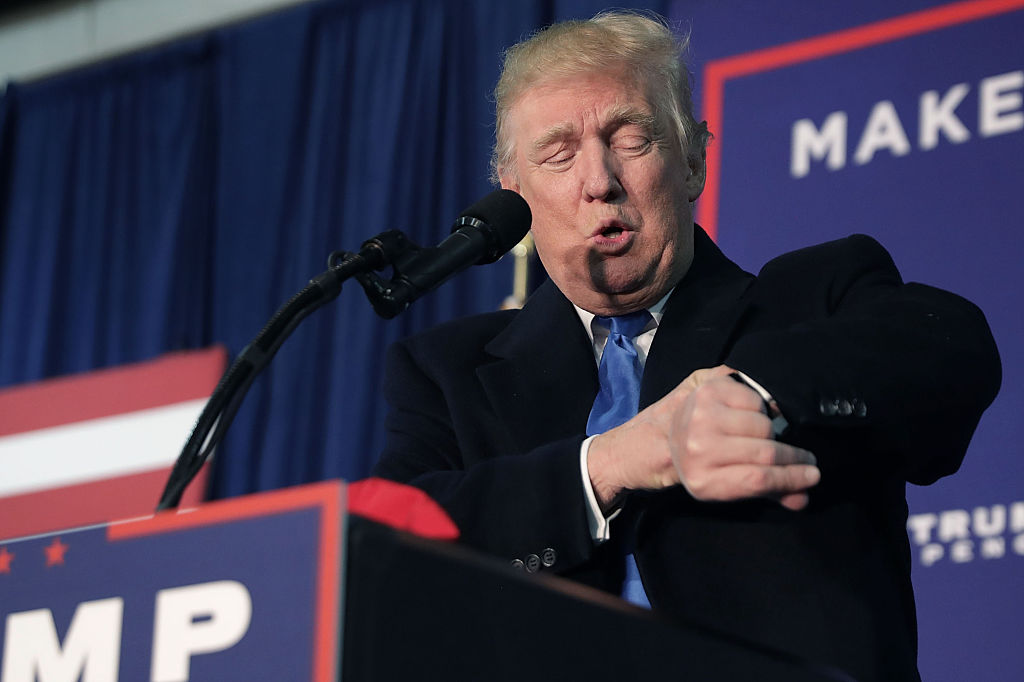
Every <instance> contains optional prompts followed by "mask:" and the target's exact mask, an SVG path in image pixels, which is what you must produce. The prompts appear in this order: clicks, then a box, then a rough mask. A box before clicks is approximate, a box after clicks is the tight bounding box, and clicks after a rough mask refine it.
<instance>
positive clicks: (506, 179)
mask: <svg viewBox="0 0 1024 682" xmlns="http://www.w3.org/2000/svg"><path fill="white" fill-rule="evenodd" d="M498 182H500V183H501V188H502V189H510V190H512V191H513V192H518V191H519V179H518V178H517V177H516V174H515V173H510V172H509V171H508V169H506V168H502V169H500V170H499V171H498Z"/></svg>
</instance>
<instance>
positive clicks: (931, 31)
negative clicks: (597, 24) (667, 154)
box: [0, 0, 1024, 681]
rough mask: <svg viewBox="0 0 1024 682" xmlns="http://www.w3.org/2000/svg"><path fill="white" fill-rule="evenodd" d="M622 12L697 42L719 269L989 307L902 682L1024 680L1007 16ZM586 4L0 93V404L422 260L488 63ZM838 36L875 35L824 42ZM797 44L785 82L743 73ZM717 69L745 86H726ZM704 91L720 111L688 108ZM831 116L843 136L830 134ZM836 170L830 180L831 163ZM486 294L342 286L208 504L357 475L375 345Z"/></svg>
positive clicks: (1006, 4)
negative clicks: (809, 261)
mask: <svg viewBox="0 0 1024 682" xmlns="http://www.w3.org/2000/svg"><path fill="white" fill-rule="evenodd" d="M617 4H618V5H620V6H622V5H625V6H627V7H639V6H642V7H645V8H649V9H653V10H655V11H658V12H661V13H663V14H666V15H667V16H669V17H670V18H672V19H673V20H675V21H677V22H678V23H679V26H680V29H681V30H686V29H692V32H693V46H692V55H691V56H692V70H693V71H694V75H695V77H696V99H697V102H698V107H701V106H703V107H704V109H705V111H708V110H709V107H710V110H711V111H712V112H713V111H715V107H718V111H719V116H718V117H717V118H716V119H715V120H716V121H717V123H716V125H715V128H713V130H712V132H713V133H715V135H716V140H715V141H714V143H713V144H714V145H715V146H716V147H717V149H716V150H715V155H717V156H714V155H713V158H714V160H715V164H716V165H715V167H714V168H713V169H712V175H711V177H712V178H713V179H714V180H715V187H716V188H717V190H718V195H717V197H711V200H708V199H705V200H704V202H703V205H701V206H700V211H701V214H702V215H703V216H704V218H705V219H706V220H710V221H713V222H714V224H715V225H716V227H717V233H718V238H719V242H720V243H721V244H722V246H723V247H724V249H725V250H726V252H727V253H728V254H730V255H732V256H733V257H734V258H735V259H736V260H738V262H740V264H741V265H744V266H745V267H747V268H750V269H755V270H756V268H757V267H758V266H759V265H760V264H761V263H762V262H764V261H765V260H767V259H768V258H769V257H771V256H773V255H776V254H777V253H779V252H781V251H784V250H786V249H788V248H791V247H794V246H798V245H804V244H808V243H812V242H818V241H822V240H824V239H828V238H832V237H835V236H840V235H844V234H847V233H850V232H867V233H869V234H873V235H875V236H876V237H878V238H879V239H880V240H881V241H882V242H883V243H884V244H886V245H887V246H888V247H889V248H890V250H891V251H892V252H893V254H894V256H895V257H896V261H897V263H898V264H900V265H901V267H902V269H903V271H904V274H905V276H906V277H907V278H908V279H914V280H920V281H925V282H928V283H932V284H937V285H939V286H943V287H946V288H950V289H953V290H954V291H958V292H960V293H962V294H964V295H966V296H968V297H969V298H971V299H972V300H974V301H976V302H977V303H979V304H980V305H981V306H982V308H983V309H984V310H985V311H986V313H987V314H988V316H989V319H990V321H991V323H992V326H993V329H994V332H995V334H996V339H997V341H998V342H999V344H1000V348H1001V350H1002V353H1003V361H1004V388H1003V391H1002V394H1001V395H1000V397H999V398H998V399H997V402H996V404H995V405H994V406H993V407H992V409H991V410H990V411H989V413H988V414H987V415H986V417H985V419H984V420H983V421H982V424H981V427H980V429H979V432H978V435H977V437H976V439H975V442H974V444H973V445H972V449H971V452H970V453H969V455H968V458H967V460H966V463H965V465H964V468H963V471H962V472H961V473H960V474H958V475H957V476H956V477H953V478H951V479H948V480H947V481H942V482H940V483H939V484H937V485H935V486H932V487H930V488H928V489H913V490H911V491H910V492H909V494H910V501H911V514H912V516H911V541H912V542H911V544H912V547H913V550H914V562H915V575H914V577H915V586H916V589H917V591H918V595H919V611H920V615H921V619H920V620H921V641H922V655H921V668H922V673H923V675H924V678H925V679H926V680H950V681H952V680H963V679H972V680H992V681H995V680H1010V679H1024V655H1022V653H1021V651H1020V648H1019V645H1017V643H1016V633H1018V632H1020V630H1021V628H1022V625H1024V622H1022V621H1024V619H1022V617H1021V611H1022V609H1024V595H1022V593H1021V591H1020V589H1019V588H1018V587H1017V582H1019V578H1018V577H1019V576H1020V575H1021V574H1022V573H1021V568H1022V565H1024V564H1022V562H1024V466H1022V465H1021V463H1020V458H1019V451H1020V446H1019V443H1020V442H1021V436H1022V434H1021V426H1020V424H1021V420H1020V417H1019V415H1020V414H1022V413H1024V395H1022V393H1021V390H1022V389H1021V388H1020V387H1021V386H1024V351H1022V349H1021V344H1020V341H1021V339H1022V331H1024V330H1022V329H1021V325H1022V321H1021V320H1022V317H1024V316H1022V315H1021V314H1020V308H1021V306H1020V304H1019V302H1018V300H1017V297H1018V293H1017V292H1018V291H1019V290H1021V288H1022V282H1021V274H1020V268H1019V267H1018V266H1019V264H1020V263H1021V262H1022V255H1024V253H1022V252H1024V237H1021V236H1020V233H1019V230H1018V229H1017V228H1018V225H1020V224H1021V221H1022V218H1024V204H1022V202H1021V200H1020V185H1021V179H1022V177H1024V172H1022V171H1024V163H1022V161H1021V159H1022V158H1024V113H1022V110H1024V107H1022V103H1021V101H1022V94H1021V93H1022V88H1024V85H1022V83H1024V74H1022V71H1021V70H1022V69H1024V47H1022V45H1024V44H1022V43H1021V41H1020V36H1021V35H1024V9H1022V8H1024V1H1016V2H1015V1H1014V0H972V1H970V2H960V3H952V4H948V3H944V2H937V1H935V0H931V1H928V0H861V2H858V3H857V4H856V5H846V4H843V5H842V6H840V5H834V4H832V3H808V2H803V1H801V0H775V1H774V2H772V3H764V2H759V1H757V0H728V1H725V0H676V1H674V2H670V1H668V0H666V1H664V2H647V3H617ZM602 8H603V7H602V3H600V2H596V1H589V0H574V1H569V0H566V1H563V2H557V1H554V0H523V1H520V2H514V3H512V2H509V3H494V2H489V1H488V0H391V1H380V0H374V1H362V0H351V1H347V2H346V1H343V0H332V1H322V2H314V3H310V4H307V5H303V6H300V7H295V8H291V9H288V10H285V11H281V12H277V13H274V14H271V15H268V16H265V17H263V18H260V19H257V20H252V21H248V22H245V23H242V24H238V25H233V26H228V27H225V28H222V29H218V30H215V31H211V32H209V33H206V34H203V35H200V36H196V37H193V38H190V39H188V40H183V41H180V42H177V43H174V44H171V45H166V46H161V47H159V48H157V49H154V50H150V51H146V52H144V53H140V54H135V55H132V56H129V57H125V58H121V59H118V60H115V61H112V62H107V63H103V64H100V65H97V66H94V67H91V68H88V69H84V70H79V71H75V72H72V73H69V74H66V75H63V76H60V77H56V78H51V79H47V80H45V81H39V82H34V83H25V84H13V85H11V86H9V87H8V89H7V91H6V92H5V93H4V95H3V96H2V97H0V385H10V384H17V383H22V382H28V381H34V380H38V379H41V378H44V377H48V376H54V375H59V374H66V373H70V372H77V371H82V370H88V369H93V368H97V367H103V366H109V365H117V364H122V363H125V362H131V361H137V360H143V359H146V358H150V357H153V356H155V355H158V354H160V353H163V352H166V351H169V350H174V349H181V348H197V347H203V346H208V345H211V344H215V343H220V344H224V345H225V346H226V347H227V348H228V349H229V351H230V352H231V353H232V354H236V353H237V352H238V351H239V350H240V349H241V348H242V346H244V345H245V343H247V342H248V341H249V340H250V339H251V338H252V336H253V335H255V333H256V332H257V331H258V330H259V329H260V328H261V327H262V325H263V324H264V322H265V321H266V320H267V319H268V318H269V317H270V315H271V314H272V313H273V312H274V311H275V310H276V309H277V307H278V306H279V305H280V304H281V303H283V302H284V301H285V300H286V299H287V298H289V297H290V296H291V294H292V293H294V292H295V291H297V290H298V289H300V288H301V287H302V286H303V285H304V283H305V282H306V281H307V280H308V278H309V277H311V276H312V275H315V274H317V273H319V272H320V271H322V270H323V269H324V267H325V259H326V255H327V254H328V253H329V252H330V251H332V250H334V249H352V248H355V247H356V246H358V245H359V243H360V242H361V241H362V240H363V239H364V238H366V237H368V236H370V235H373V234H376V233H377V232H380V231H382V230H385V229H390V228H399V229H402V230H404V231H406V232H407V234H409V235H410V236H411V237H412V238H413V239H414V240H416V241H418V242H419V243H421V244H424V245H430V244H434V243H437V242H438V241H440V240H441V239H442V238H443V236H444V235H445V234H446V233H447V230H448V226H449V225H450V223H451V221H452V219H453V218H454V216H456V215H457V214H458V212H459V211H460V210H461V209H462V208H463V207H465V206H467V205H469V204H470V203H472V202H473V201H474V200H475V199H477V198H478V197H479V196H482V195H483V194H485V193H486V192H488V191H489V190H490V186H489V185H488V182H487V179H486V175H487V159H488V155H489V151H488V150H489V147H490V142H491V135H492V128H491V123H492V117H493V112H492V106H491V104H490V103H489V101H488V94H489V92H490V90H491V88H492V87H493V85H494V81H495V80H496V77H497V72H498V67H499V62H500V52H501V50H502V49H504V48H505V47H507V46H509V45H511V44H512V43H514V42H516V41H517V40H519V39H520V38H521V37H522V36H524V35H525V34H527V33H529V32H530V31H532V30H534V29H535V28H537V27H539V26H542V25H544V24H546V23H549V22H551V21H554V20H558V19H564V18H570V17H582V16H589V15H591V14H593V13H594V12H596V11H597V10H599V9H602ZM922 12H923V13H922ZM907 16H909V17H910V18H909V19H907V20H901V22H902V23H900V24H898V25H895V27H894V26H893V25H889V24H885V23H882V24H879V23H878V22H885V21H886V20H888V19H891V18H893V17H907ZM860 26H868V27H876V28H878V27H881V28H878V30H879V31H880V36H881V37H877V36H876V38H877V39H875V40H874V41H873V42H865V43H863V44H859V46H855V47H850V48H848V49H847V48H843V49H842V50H838V49H836V48H835V46H837V45H840V44H841V43H842V41H843V40H845V39H846V38H845V37H844V36H845V34H842V33H838V34H837V32H841V31H844V30H845V29H848V28H850V27H860ZM887 26H888V27H889V28H888V29H886V27H887ZM901 27H902V28H901ZM889 29H891V30H889ZM886 31H888V32H886ZM816 36H826V38H825V39H824V40H821V41H819V42H818V43H815V44H813V45H812V48H813V49H809V50H805V52H804V53H802V56H801V57H800V58H799V59H795V60H791V61H790V62H787V63H785V64H783V65H775V66H772V65H771V64H770V59H769V57H770V56H771V55H770V54H769V55H767V56H766V55H765V53H761V52H759V51H761V50H764V49H767V48H773V47H776V46H782V45H789V44H793V43H796V44H797V45H801V44H803V43H802V42H801V41H805V40H806V39H809V38H814V37H816ZM847 37H848V36H847ZM855 42H856V41H855ZM751 53H753V55H754V56H753V57H750V55H751ZM737 55H739V56H740V57H741V58H742V59H745V60H746V62H749V63H751V64H754V65H755V67H752V70H748V71H747V72H744V73H741V74H740V73H733V72H730V71H728V68H726V66H727V65H728V62H727V61H725V60H727V59H729V58H733V57H735V56H737ZM759 55H760V56H759ZM746 62H745V63H746ZM758 65H759V66H758ZM715 69H719V70H718V71H715ZM722 69H724V70H722ZM716 73H717V74H718V76H715V74H716ZM722 74H725V75H724V76H723V75H722ZM715 78H718V79H719V80H718V81H717V82H718V83H719V84H720V85H721V86H722V87H721V90H720V91H719V92H718V93H717V94H716V93H715V92H705V91H704V87H705V86H706V85H707V84H708V83H712V82H715ZM964 87H966V90H964ZM928 93H934V94H932V95H929V94H928ZM929 97H931V99H928V98H929ZM926 100H927V102H926ZM928 102H931V103H930V104H929V103H928ZM886 103H889V104H886ZM943 106H944V107H945V109H943ZM837 112H839V114H840V115H838V116H836V114H837ZM922 112H925V113H924V114H922ZM929 112H930V113H929ZM928 116H931V118H928ZM922 117H924V118H922ZM936 117H937V118H938V119H941V121H939V122H936V121H937V118H936ZM986 117H987V118H986ZM953 118H955V119H956V121H957V122H959V124H960V127H957V123H956V122H954V121H953V120H952V119H953ZM840 120H842V121H843V126H844V127H843V131H842V132H843V133H844V136H843V138H842V139H841V140H839V138H838V137H836V135H835V132H836V129H835V128H826V122H829V121H831V122H832V124H833V125H837V124H836V121H840ZM801 122H802V123H801ZM961 128H962V130H961ZM829 130H830V131H831V133H829V134H830V135H831V137H829V135H826V131H829ZM798 131H802V132H799V133H798ZM927 131H931V132H930V133H929V132H927ZM963 131H966V133H967V135H966V137H965V136H964V134H963ZM901 133H902V138H901ZM800 135H804V136H805V137H806V136H807V135H810V136H812V137H813V136H814V135H817V136H818V137H819V138H820V139H819V141H818V142H819V144H821V145H823V147H822V149H821V150H818V151H815V150H814V149H813V148H812V147H811V146H808V145H807V144H806V139H804V138H800ZM929 135H930V136H931V137H929ZM798 138H799V139H803V140H804V142H799V141H798ZM801 145H802V146H801ZM829 145H831V146H829ZM839 147H842V150H843V159H842V163H839V162H838V161H837V158H838V157H829V156H828V153H838V152H836V151H835V150H836V149H838V148H839ZM823 150H824V151H823ZM830 150H831V151H830ZM858 152H860V153H859V154H858ZM801 159H802V161H801ZM829 159H831V161H829ZM801 163H803V168H804V170H801V171H797V172H795V171H794V168H797V167H799V166H800V164H801ZM830 166H831V167H830ZM510 288H511V267H510V265H509V264H508V263H505V262H502V263H499V264H497V265H493V266H488V267H487V268H473V269H471V270H470V271H468V272H466V273H464V274H462V275H460V276H458V277H457V278H456V279H455V280H453V281H452V282H451V283H449V284H447V285H446V286H444V287H443V288H442V289H440V290H438V291H437V292H435V293H434V294H432V295H430V296H428V297H426V298H424V299H421V300H420V301H418V302H417V303H416V304H414V306H413V307H412V308H411V309H410V311H408V312H407V313H406V314H404V315H403V316H401V317H399V318H397V319H396V320H393V321H390V322H386V321H383V320H380V319H378V318H377V317H376V316H375V315H374V314H373V313H372V312H371V310H370V307H369V305H368V304H367V303H366V302H365V300H364V299H363V295H362V292H361V291H360V290H359V289H358V287H357V286H355V285H354V284H353V285H350V286H347V287H346V288H345V290H344V291H343V292H342V295H341V297H340V299H339V300H338V301H337V302H336V303H335V304H334V305H332V306H331V307H329V308H327V309H325V310H323V311H321V312H319V313H317V314H316V315H315V316H314V317H312V318H310V319H309V320H308V321H307V322H306V323H305V324H304V325H303V326H302V327H301V328H300V329H299V330H298V331H297V332H296V334H295V335H294V336H293V338H292V339H291V340H290V341H289V342H288V343H287V344H286V345H285V346H284V348H283V349H282V350H281V352H280V353H279V355H278V358H277V359H276V360H275V362H274V363H273V365H272V366H271V368H270V369H269V370H268V371H267V373H266V375H265V376H264V377H262V378H261V379H260V380H259V381H257V383H256V384H255V386H254V388H253V391H252V393H251V394H250V396H249V398H248V400H247V401H246V403H245V405H244V406H243V408H242V410H241V412H240V413H239V415H238V418H237V420H236V422H235V425H234V427H233V428H232V430H231V433H230V435H229V437H228V439H227V440H226V441H225V443H224V446H223V447H222V449H221V451H220V452H219V454H218V457H217V460H216V463H215V464H216V466H215V475H214V479H213V494H214V495H215V496H218V497H223V496H230V495H237V494H242V493H247V492H252V491H256V490H264V489H270V488H276V487H282V486H286V485H293V484H297V483H302V482H307V481H313V480H319V479H323V478H334V477H343V478H348V479H356V478H360V477H362V476H364V475H365V474H366V472H367V471H368V469H369V466H370V464H371V462H372V461H373V459H374V457H375V455H376V452H377V451H378V450H379V447H380V444H381V431H382V428H381V422H382V417H383V412H384V408H383V405H382V402H381V400H380V397H379V392H378V383H379V377H380V359H381V357H382V355H383V350H384V348H385V347H386V345H387V344H388V343H389V342H390V341H392V340H394V339H396V338H398V337H400V336H403V335H405V334H408V333H409V332H411V331H413V330H415V329H418V328H422V327H424V326H427V325H430V324H433V323H436V322H438V321H441V320H444V319H448V318H450V317H453V316H456V315H461V314H465V313H470V312H477V311H482V310H489V309H493V308H495V307H497V305H498V304H499V303H500V301H501V300H502V299H503V298H504V297H505V295H507V294H508V293H509V291H510ZM837 617H842V616H841V614H837Z"/></svg>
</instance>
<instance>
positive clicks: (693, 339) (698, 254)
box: [640, 226, 754, 409]
mask: <svg viewBox="0 0 1024 682" xmlns="http://www.w3.org/2000/svg"><path fill="white" fill-rule="evenodd" d="M694 233H695V234H694V257H693V265H691V266H690V270H689V272H687V273H686V276H685V277H684V278H683V280H682V281H681V282H680V283H679V284H678V285H676V288H675V291H673V292H672V296H671V297H670V298H669V300H668V303H667V304H666V306H665V315H664V317H663V318H662V320H661V324H660V325H659V326H658V333H657V335H655V337H654V343H653V344H652V346H651V352H650V354H649V355H648V356H647V364H646V366H645V368H644V376H643V380H642V382H641V385H640V409H643V408H644V407H647V406H648V405H650V404H651V403H653V402H656V401H657V400H659V399H661V398H662V397H664V395H665V394H666V393H668V392H669V391H671V390H672V389H673V388H675V387H676V386H678V385H679V383H680V382H682V381H683V380H684V379H686V377H687V376H689V375H690V373H691V372H693V371H694V370H696V369H701V368H705V367H714V366H716V365H719V364H721V362H722V359H723V358H724V356H725V353H726V351H727V350H728V344H729V340H730V338H731V337H732V334H733V331H734V330H735V329H736V327H737V325H738V324H739V322H740V320H742V319H743V316H744V313H745V312H746V311H747V308H748V303H747V301H746V299H745V298H744V294H745V293H746V291H747V289H749V288H750V285H751V284H753V282H754V277H753V275H750V274H748V273H746V272H744V271H743V270H742V269H740V267H739V266H737V265H736V264H735V263H733V262H732V261H730V260H729V259H728V258H726V257H725V256H724V255H723V254H722V252H721V251H720V250H719V248H718V247H717V246H716V245H715V244H714V242H712V241H711V239H710V238H709V237H708V236H707V235H706V234H705V233H704V231H703V230H702V229H701V228H700V227H697V226H695V227H694Z"/></svg>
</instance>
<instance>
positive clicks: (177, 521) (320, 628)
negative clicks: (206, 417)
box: [0, 483, 344, 682]
mask: <svg viewBox="0 0 1024 682" xmlns="http://www.w3.org/2000/svg"><path fill="white" fill-rule="evenodd" d="M343 494H344V488H343V487H342V485H341V484H340V483H321V484H315V485H311V486H305V487H302V488H295V489H291V490H285V491H279V492H272V493H265V494H261V495H253V496H251V497H247V498H241V499H238V500H229V501H226V502H218V503H213V504H210V505H206V506H204V507H201V508H200V509H198V510H195V511H190V512H182V513H168V514H161V515H158V516H156V517H152V518H150V519H145V520H141V521H129V522H124V523H115V524H110V525H106V526H98V527H92V528H86V529H81V530H75V531H68V532H63V533H56V534H47V535H42V536H36V537H33V538H26V539H23V540H16V541H11V542H7V543H2V544H0V642H2V648H0V682H37V681H39V682H77V681H78V680H85V681H87V682H117V681H118V680H149V681H150V682H185V681H186V680H217V681H218V682H221V681H231V680H239V681H241V680H254V679H274V680H285V679H287V680H311V681H312V682H329V681H331V680H334V679H335V676H336V674H337V670H338V658H337V657H338V651H337V646H336V643H337V641H338V633H339V632H340V623H339V615H338V614H339V591H338V585H339V581H340V578H341V570H340V568H341V552H340V547H341V527H342V523H341V521H342V520H341V516H340V514H341V511H342V510H343V509H344V504H343V499H342V496H343Z"/></svg>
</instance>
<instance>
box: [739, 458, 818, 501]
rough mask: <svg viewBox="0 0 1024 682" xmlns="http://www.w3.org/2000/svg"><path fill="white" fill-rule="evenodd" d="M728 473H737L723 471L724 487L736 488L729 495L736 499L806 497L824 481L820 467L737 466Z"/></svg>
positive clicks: (802, 465) (797, 465) (805, 465)
mask: <svg viewBox="0 0 1024 682" xmlns="http://www.w3.org/2000/svg"><path fill="white" fill-rule="evenodd" d="M728 469H732V470H733V471H727V470H723V471H722V472H721V473H722V475H723V480H722V483H723V485H725V486H735V487H732V489H731V490H728V492H727V494H730V495H732V496H733V497H732V499H742V498H746V497H764V496H777V495H783V496H784V495H788V494H791V493H802V492H805V491H806V490H808V489H809V488H812V487H814V486H815V485H817V484H818V481H820V480H821V471H819V469H818V467H816V466H812V465H809V464H789V465H785V466H745V465H737V466H734V467H728ZM723 490H724V489H723Z"/></svg>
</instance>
